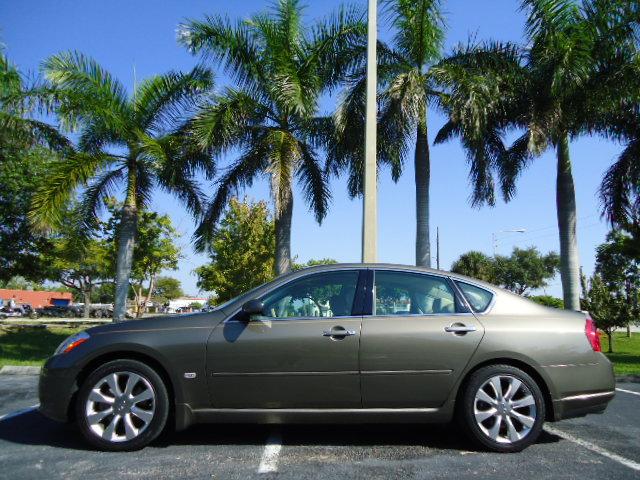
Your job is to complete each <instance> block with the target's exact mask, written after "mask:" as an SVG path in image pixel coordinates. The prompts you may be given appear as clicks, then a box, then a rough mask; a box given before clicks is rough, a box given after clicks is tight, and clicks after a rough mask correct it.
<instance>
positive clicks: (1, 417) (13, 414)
mask: <svg viewBox="0 0 640 480" xmlns="http://www.w3.org/2000/svg"><path fill="white" fill-rule="evenodd" d="M39 406H40V404H37V405H33V406H31V407H28V408H23V409H21V410H16V411H15V412H11V413H5V414H4V415H0V422H2V421H4V420H9V419H10V418H13V417H17V416H18V415H22V414H24V413H29V412H33V411H34V410H36V409H37V408H38V407H39Z"/></svg>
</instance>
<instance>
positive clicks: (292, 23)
mask: <svg viewBox="0 0 640 480" xmlns="http://www.w3.org/2000/svg"><path fill="white" fill-rule="evenodd" d="M302 14H303V9H302V7H301V6H300V4H299V1H298V0H279V1H278V2H277V3H275V4H274V5H273V7H272V9H271V10H270V11H269V12H267V13H260V14H257V15H254V16H253V17H251V18H250V19H249V20H241V21H238V22H236V23H235V24H232V23H231V22H230V21H229V20H228V19H226V18H223V17H220V16H215V17H206V18H205V20H204V21H194V20H190V21H188V22H187V23H186V24H184V25H181V27H180V30H179V41H180V42H181V43H182V44H183V45H185V46H186V47H187V48H188V49H189V51H190V52H192V53H194V54H199V55H202V56H203V57H204V58H206V59H210V60H212V61H215V62H220V63H222V64H223V65H224V68H225V70H226V71H227V72H228V73H229V74H230V75H231V77H232V78H233V80H234V81H235V84H236V86H235V87H233V88H231V87H229V88H227V89H225V90H224V91H223V92H222V93H220V94H219V95H217V96H216V97H215V98H214V99H213V102H212V103H210V104H209V105H206V106H204V107H203V108H202V110H201V111H200V112H199V113H198V114H197V115H196V117H195V119H194V121H193V124H192V128H193V134H194V137H195V138H196V139H197V141H198V142H199V144H200V145H201V146H203V147H206V148H208V149H211V150H212V152H213V153H214V154H215V155H222V154H225V153H229V152H231V151H234V152H235V151H240V153H239V155H238V158H237V159H236V160H235V161H234V162H233V164H232V165H231V166H230V168H229V169H228V170H227V171H226V172H225V174H224V175H223V176H222V178H221V179H220V181H219V186H218V189H217V192H216V194H215V196H214V198H213V199H212V200H211V202H210V204H209V205H208V207H207V210H206V213H205V215H204V220H203V222H202V224H201V225H200V226H199V228H198V229H197V231H196V247H197V248H198V249H200V250H203V249H205V248H207V246H208V244H209V242H210V240H211V235H212V232H213V228H214V226H215V224H216V223H217V221H218V220H219V218H220V216H221V213H222V212H223V210H224V208H225V206H226V204H227V201H228V199H229V197H230V196H231V195H232V194H233V193H234V191H235V190H236V189H237V188H239V187H244V186H249V185H251V184H252V182H253V181H254V180H255V179H256V178H257V177H258V176H260V175H266V176H268V177H269V178H270V181H271V196H272V199H273V203H274V219H275V229H276V266H275V268H276V273H277V274H282V273H285V272H288V271H289V270H290V269H291V246H290V244H291V217H292V212H293V191H292V186H293V183H294V178H297V180H298V182H300V185H301V187H302V189H303V191H304V194H305V197H306V201H307V203H308V204H309V206H310V208H311V209H312V210H313V212H314V213H315V217H316V220H317V221H318V222H321V221H322V219H323V218H324V216H325V215H326V212H327V208H328V205H329V201H330V192H329V188H328V185H327V181H326V176H325V174H324V171H323V167H322V165H321V162H320V159H319V154H318V148H319V146H320V132H321V131H322V128H323V127H322V125H323V120H322V119H320V118H318V117H317V113H318V102H319V98H320V96H321V94H323V93H324V92H326V91H327V90H328V89H331V88H333V87H335V86H336V85H337V83H338V82H339V81H340V78H341V74H342V72H343V71H344V69H345V68H346V67H347V65H348V64H349V63H350V62H351V61H352V55H350V52H351V51H352V50H353V49H354V48H355V47H356V45H357V43H358V42H359V39H360V38H361V37H362V35H364V32H365V31H366V26H365V25H364V24H363V23H362V21H361V20H360V19H361V15H360V14H359V13H357V12H355V11H354V10H345V9H342V10H340V11H339V12H338V13H337V14H336V15H334V16H332V17H330V18H329V19H327V20H324V21H322V22H319V23H317V24H316V25H315V26H313V27H312V28H309V27H307V26H306V25H305V24H304V23H303V20H302Z"/></svg>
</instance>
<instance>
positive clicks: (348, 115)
mask: <svg viewBox="0 0 640 480" xmlns="http://www.w3.org/2000/svg"><path fill="white" fill-rule="evenodd" d="M383 3H384V7H385V9H386V14H387V16H388V18H389V20H390V22H391V24H392V26H393V27H395V34H394V37H393V40H392V44H391V45H386V44H385V43H383V42H378V82H379V84H380V87H381V88H382V90H383V93H382V94H380V95H379V99H378V103H379V111H380V115H379V119H378V144H379V147H378V149H379V151H378V163H379V164H389V165H391V168H392V177H393V179H394V180H396V179H397V178H398V176H399V175H400V173H401V171H402V164H403V160H404V157H405V156H406V153H407V151H408V144H409V143H410V142H411V141H412V140H413V139H415V155H414V166H415V178H414V180H415V186H416V265H420V266H426V267H430V266H431V247H430V233H429V184H430V176H431V173H430V172H431V160H430V152H429V141H428V136H427V133H428V125H427V109H428V106H429V105H430V104H434V103H436V102H437V101H438V98H439V97H440V96H441V95H442V92H440V91H438V90H437V88H436V87H437V85H436V84H435V82H434V80H435V79H434V76H433V68H434V67H435V66H436V65H437V62H438V61H439V60H441V56H442V47H443V41H444V29H445V25H444V19H443V16H442V11H441V2H440V0H422V1H415V0H385V1H384V2H383ZM359 53H360V57H359V61H358V62H357V63H355V64H354V68H353V72H352V74H351V76H350V78H349V81H348V88H347V91H346V93H345V95H344V97H343V100H342V102H341V104H340V105H339V107H338V109H337V111H336V114H335V115H334V119H335V127H336V128H335V130H336V131H335V133H334V135H333V138H331V139H330V140H328V143H331V144H332V145H329V148H328V150H329V153H330V155H329V165H330V168H331V169H332V170H333V171H334V173H336V174H340V173H341V172H342V171H344V170H346V169H348V170H349V171H350V174H349V193H350V195H351V196H355V195H359V194H361V193H362V171H363V166H362V158H364V155H363V153H362V152H363V145H364V133H363V132H364V127H363V125H364V101H365V94H364V93H365V83H366V64H365V59H366V49H364V48H362V49H361V50H360V52H359Z"/></svg>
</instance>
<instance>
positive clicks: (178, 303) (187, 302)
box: [167, 297, 207, 313]
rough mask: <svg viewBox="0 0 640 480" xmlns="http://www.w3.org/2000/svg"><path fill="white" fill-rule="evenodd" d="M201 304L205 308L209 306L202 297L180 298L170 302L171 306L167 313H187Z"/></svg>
mask: <svg viewBox="0 0 640 480" xmlns="http://www.w3.org/2000/svg"><path fill="white" fill-rule="evenodd" d="M194 303H199V304H200V305H202V306H204V305H206V304H207V299H206V298H202V297H180V298H176V299H174V300H169V306H168V307H167V313H177V312H180V313H187V312H190V311H191V305H193V304H194Z"/></svg>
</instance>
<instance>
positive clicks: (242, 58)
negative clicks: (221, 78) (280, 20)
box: [178, 16, 270, 89]
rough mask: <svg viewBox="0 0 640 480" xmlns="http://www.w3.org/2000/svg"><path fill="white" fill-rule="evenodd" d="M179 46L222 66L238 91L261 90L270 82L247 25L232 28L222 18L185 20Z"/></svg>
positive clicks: (261, 54) (258, 45)
mask: <svg viewBox="0 0 640 480" xmlns="http://www.w3.org/2000/svg"><path fill="white" fill-rule="evenodd" d="M178 42H179V43H180V44H182V45H184V46H185V47H186V48H187V49H188V50H189V51H190V52H191V53H192V54H196V55H200V56H202V57H204V58H206V59H208V60H210V61H212V62H214V63H220V64H222V66H223V68H224V70H225V72H226V73H227V74H229V75H230V76H231V77H232V79H233V80H234V81H235V82H236V83H237V84H238V85H239V86H240V87H245V86H246V87H249V88H251V89H256V88H258V89H260V88H261V85H264V84H267V83H268V82H269V80H270V79H269V78H267V75H266V74H265V72H264V65H263V62H261V59H262V58H263V47H264V46H263V45H260V44H259V42H258V41H257V40H256V38H255V35H254V32H253V31H252V29H251V28H250V24H249V23H248V22H247V21H242V20H240V21H238V22H236V23H235V24H232V23H231V22H230V20H229V19H227V18H224V17H221V16H206V17H205V19H204V20H203V21H196V20H187V21H186V22H185V23H183V24H180V25H179V26H178Z"/></svg>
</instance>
